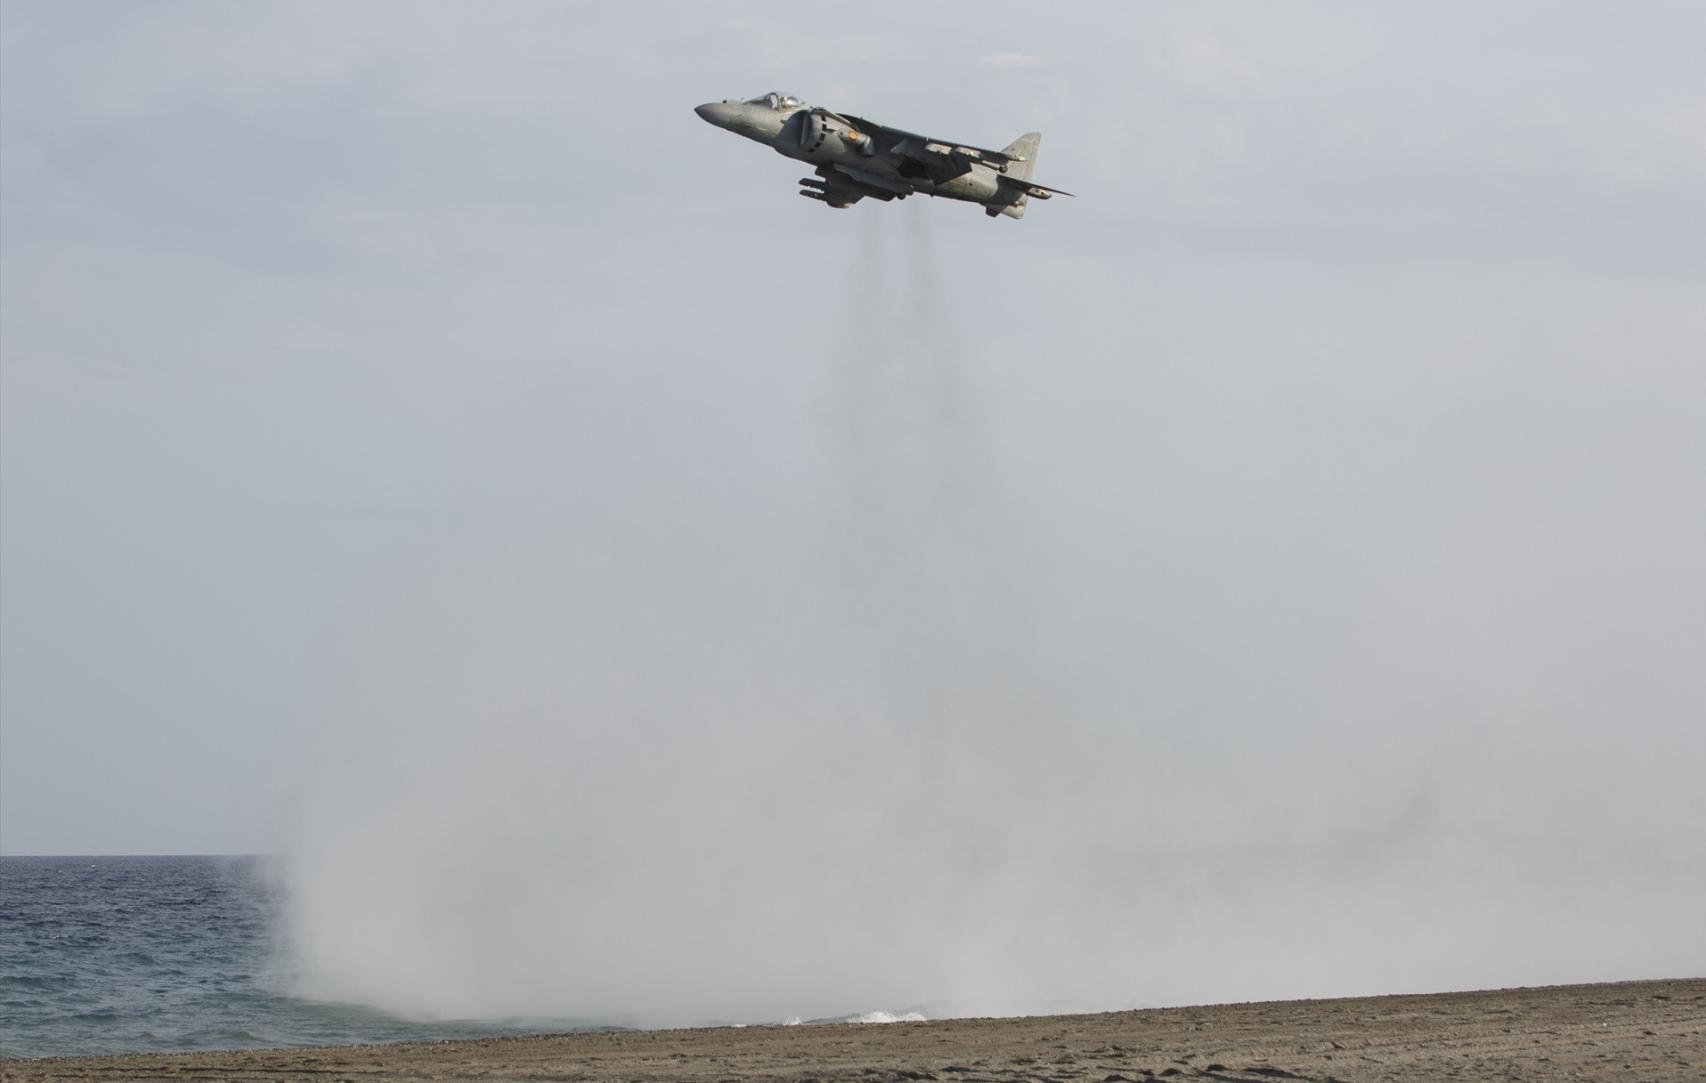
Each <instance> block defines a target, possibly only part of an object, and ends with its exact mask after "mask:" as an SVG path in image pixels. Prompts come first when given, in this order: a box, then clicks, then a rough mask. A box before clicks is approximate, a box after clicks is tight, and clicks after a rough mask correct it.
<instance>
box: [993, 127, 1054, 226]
mask: <svg viewBox="0 0 1706 1083" xmlns="http://www.w3.org/2000/svg"><path fill="white" fill-rule="evenodd" d="M1042 141H1043V133H1041V132H1026V133H1025V134H1024V135H1021V136H1020V137H1019V138H1017V139H1015V140H1013V142H1011V143H1009V144H1007V145H1006V146H1005V147H1003V148H1002V149H1001V153H1002V154H1005V155H1006V156H1007V157H1008V158H1009V159H1011V161H1009V162H1008V163H1007V172H1005V173H1003V174H1002V175H1001V176H1002V179H1004V180H1012V181H1028V180H1030V179H1031V171H1032V170H1034V169H1035V168H1036V167H1037V144H1039V143H1041V142H1042ZM1028 202H1030V200H1029V198H1028V197H1027V196H1024V195H1021V196H1020V197H1019V198H1018V199H1016V200H1014V201H1013V202H1011V203H1009V204H1007V205H1006V206H1004V207H1002V208H1001V209H1000V210H998V211H995V212H994V213H995V214H1005V215H1006V216H1007V217H1009V218H1023V217H1025V204H1026V203H1028Z"/></svg>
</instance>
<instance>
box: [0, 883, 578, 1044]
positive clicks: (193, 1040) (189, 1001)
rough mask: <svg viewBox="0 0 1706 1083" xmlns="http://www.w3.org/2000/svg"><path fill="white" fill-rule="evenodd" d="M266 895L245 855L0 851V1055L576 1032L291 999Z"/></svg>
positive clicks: (560, 1025)
mask: <svg viewBox="0 0 1706 1083" xmlns="http://www.w3.org/2000/svg"><path fill="white" fill-rule="evenodd" d="M279 903H280V895H279V889H278V887H277V886H276V884H274V883H273V882H272V880H271V879H270V878H269V877H268V876H267V866H266V863H265V862H264V861H262V860H260V859H257V858H236V857H0V1056H6V1057H46V1056H66V1055H74V1054H82V1053H120V1052H126V1053H128V1052H166V1051H173V1050H189V1049H242V1048H262V1047H272V1046H305V1045H342V1044H348V1043H355V1042H397V1041H417V1040H432V1039H440V1038H477V1037H490V1036H493V1035H499V1034H525V1033H538V1032H540V1031H543V1030H570V1029H583V1028H577V1027H575V1026H574V1024H573V1023H571V1022H564V1021H545V1020H511V1021H505V1022H482V1021H474V1020H460V1021H459V1020H450V1021H437V1022H420V1021H411V1020H405V1019H398V1018H395V1017H393V1016H389V1015H385V1014H383V1013H380V1012H376V1011H373V1010H372V1009H368V1008H363V1007H361V1006H359V1005H353V1004H336V1003H328V1002H325V1001H317V1000H307V999H303V998H301V997H298V996H295V995H292V992H291V981H290V975H289V973H288V970H287V969H286V967H285V966H284V964H283V962H282V958H283V956H282V954H281V952H280V951H279V944H278V940H277V932H276V930H277V928H278V922H277V916H278V910H279Z"/></svg>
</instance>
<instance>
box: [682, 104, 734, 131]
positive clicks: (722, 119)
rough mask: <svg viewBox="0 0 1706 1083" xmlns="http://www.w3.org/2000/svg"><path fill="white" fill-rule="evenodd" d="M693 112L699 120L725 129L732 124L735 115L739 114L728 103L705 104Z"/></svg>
mask: <svg viewBox="0 0 1706 1083" xmlns="http://www.w3.org/2000/svg"><path fill="white" fill-rule="evenodd" d="M693 111H694V112H695V113H698V114H699V119H701V120H703V121H705V122H706V123H707V124H715V125H716V126H717V127H719V128H727V127H728V126H729V125H730V124H733V123H734V119H735V115H736V114H737V113H738V112H739V110H737V109H736V108H735V107H734V106H732V105H730V104H729V103H728V102H706V103H705V104H704V105H701V106H699V107H698V108H697V109H695V110H693Z"/></svg>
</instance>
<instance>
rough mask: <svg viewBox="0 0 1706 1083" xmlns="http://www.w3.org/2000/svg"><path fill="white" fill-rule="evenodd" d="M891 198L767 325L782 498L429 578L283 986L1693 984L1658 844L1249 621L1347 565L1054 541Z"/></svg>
mask: <svg viewBox="0 0 1706 1083" xmlns="http://www.w3.org/2000/svg"><path fill="white" fill-rule="evenodd" d="M891 209H893V208H891ZM932 209H934V208H928V207H926V208H923V211H924V212H928V211H930V210H932ZM918 210H919V209H918V208H916V207H906V208H900V209H899V211H900V213H895V214H889V215H879V214H873V215H870V216H869V217H868V219H867V220H866V221H865V222H861V223H860V228H859V230H858V234H857V239H856V241H855V242H854V243H853V245H852V250H851V251H850V252H848V253H847V254H846V260H847V264H846V268H845V271H844V276H843V281H844V288H842V289H840V290H838V291H829V292H828V293H827V294H826V295H825V296H826V297H827V298H828V299H827V300H821V301H820V303H821V307H822V308H823V310H824V316H823V319H822V321H821V323H820V325H819V327H818V329H817V331H818V333H819V334H820V336H821V337H820V338H818V339H817V340H815V341H801V342H799V343H798V344H797V346H796V347H794V348H797V352H798V354H799V363H800V364H801V365H809V366H816V367H817V370H818V372H819V376H820V380H819V383H820V386H821V393H820V394H819V396H818V398H817V401H816V405H815V409H816V410H817V418H816V424H815V427H814V430H813V431H814V432H815V434H816V436H815V438H816V443H817V446H815V447H806V448H801V449H800V458H801V461H802V463H803V464H804V465H803V466H802V470H801V473H802V476H803V477H804V478H805V479H806V484H805V486H804V495H803V497H802V494H797V493H792V492H790V491H788V490H786V489H783V490H779V491H778V493H777V495H776V496H775V498H774V504H773V506H768V507H766V508H765V511H766V514H763V515H760V516H756V517H749V518H744V519H742V520H740V521H731V520H729V519H726V518H724V517H722V516H720V515H719V512H718V508H717V506H716V501H715V499H714V497H705V498H703V499H696V498H694V497H693V496H691V495H686V496H684V495H683V494H682V493H681V492H679V491H677V490H674V489H672V488H670V487H668V486H660V487H658V488H657V489H656V491H649V492H648V491H638V492H636V493H634V494H633V504H632V506H630V507H626V508H624V509H623V510H622V511H621V513H620V514H612V515H610V516H606V517H604V518H599V517H596V516H589V520H588V525H587V526H586V528H585V529H584V530H579V531H573V532H568V533H561V534H558V535H554V536H514V537H506V538H503V539H502V540H501V541H499V542H495V543H493V542H490V541H489V540H481V541H471V540H470V541H467V542H465V543H461V544H457V545H447V546H444V547H443V548H442V549H441V550H440V551H436V552H435V553H434V554H433V555H432V557H431V559H430V560H426V561H423V562H422V565H421V567H420V568H419V569H418V574H417V575H416V578H415V581H414V586H413V589H411V590H410V591H409V592H408V593H407V595H406V597H405V598H404V600H403V601H401V602H399V603H398V605H397V606H396V609H395V611H393V612H390V613H388V614H386V615H385V617H384V619H383V620H380V621H378V622H376V627H375V629H374V630H373V632H372V633H371V634H370V636H369V637H368V638H367V640H366V641H365V650H364V652H363V656H362V657H361V659H360V660H359V662H360V664H359V666H358V668H357V672H356V673H355V674H354V675H353V676H352V678H351V681H350V687H349V689H348V695H347V697H346V702H345V707H344V709H343V710H342V711H341V712H340V713H339V714H338V716H337V717H335V718H333V719H331V720H330V722H329V724H328V726H327V731H326V733H325V734H324V736H323V737H322V738H321V739H320V742H319V744H318V745H317V748H318V754H317V756H316V768H315V771H314V773H313V776H312V777H311V778H309V779H308V780H307V781H306V782H305V785H304V788H303V793H302V798H303V800H302V808H303V810H304V812H303V816H302V819H301V824H300V830H299V832H298V835H297V839H296V844H295V846H294V848H293V850H292V852H291V854H290V855H289V860H288V868H289V872H288V876H287V879H288V885H289V892H288V913H289V920H288V926H289V928H288V936H289V942H290V944H291V945H292V948H291V953H292V960H291V961H292V965H293V967H294V969H295V971H296V972H297V973H298V974H299V975H300V981H301V984H302V988H303V991H304V992H306V993H308V994H310V995H315V996H323V997H326V998H328V999H337V1000H345V1001H353V1002H357V1003H364V1004H371V1005H374V1006H376V1007H380V1008H382V1009H384V1010H387V1011H392V1012H397V1013H402V1014H409V1015H421V1016H429V1017H431V1016H440V1017H457V1018H462V1017H481V1016H493V1017H499V1016H529V1017H556V1018H565V1019H575V1020H583V1021H596V1022H619V1023H640V1024H681V1023H700V1022H710V1021H758V1022H762V1021H780V1020H782V1019H785V1018H788V1017H791V1016H799V1017H803V1018H813V1017H827V1016H840V1015H846V1014H849V1013H863V1012H874V1011H888V1012H903V1011H911V1010H920V1011H923V1012H924V1013H925V1014H928V1015H942V1014H966V1013H1011V1012H1034V1011H1046V1010H1062V1009H1075V1008H1076V1009H1089V1008H1114V1007H1126V1006H1133V1005H1141V1004H1158V1003H1177V1002H1183V1001H1203V1000H1218V999H1250V998H1260V997H1270V996H1298V995H1330V994H1351V993H1364V992H1396V991H1404V990H1422V989H1441V988H1461V987H1473V986H1483V985H1500V984H1539V983H1545V982H1551V981H1570V980H1594V979H1611V978H1625V977H1639V976H1659V975H1666V974H1677V973H1688V972H1695V971H1697V970H1698V969H1699V967H1700V966H1701V965H1702V964H1703V963H1706V941H1703V940H1702V936H1701V933H1700V932H1699V930H1698V929H1697V928H1695V927H1694V921H1695V919H1696V918H1697V916H1698V915H1697V913H1696V909H1697V905H1698V903H1699V900H1700V899H1701V898H1702V897H1703V894H1702V891H1703V887H1706V859H1703V853H1702V851H1701V849H1700V847H1699V844H1698V839H1697V838H1694V837H1692V835H1691V833H1690V832H1688V831H1687V830H1685V829H1683V828H1682V827H1678V828H1677V830H1675V831H1674V832H1672V833H1669V834H1666V833H1665V832H1660V833H1658V834H1656V835H1655V834H1653V833H1650V832H1649V833H1646V834H1642V833H1641V832H1639V831H1635V832H1631V831H1630V830H1625V828H1627V827H1628V825H1629V824H1631V823H1633V824H1637V825H1639V824H1641V823H1644V822H1647V821H1645V820H1644V819H1643V818H1642V817H1641V816H1639V815H1635V816H1631V817H1630V818H1629V819H1628V820H1622V819H1618V818H1617V817H1612V818H1611V821H1610V822H1609V823H1606V824H1603V825H1602V826H1604V827H1605V830H1595V829H1594V827H1593V822H1592V821H1593V817H1591V816H1583V815H1581V814H1580V811H1579V805H1578V802H1579V799H1580V797H1581V795H1583V794H1584V792H1585V791H1584V789H1583V787H1586V786H1591V785H1592V784H1593V782H1594V779H1595V771H1594V769H1593V767H1592V764H1591V757H1590V758H1589V759H1588V760H1584V759H1583V758H1582V756H1581V755H1580V754H1579V752H1576V751H1568V750H1560V749H1558V748H1556V747H1545V748H1538V747H1536V748H1525V747H1523V745H1522V740H1521V737H1520V734H1519V735H1518V736H1517V737H1514V738H1513V737H1512V736H1511V734H1510V733H1509V732H1508V731H1500V732H1499V733H1497V734H1493V735H1490V736H1487V737H1486V738H1484V739H1482V738H1479V737H1473V738H1466V737H1464V736H1463V730H1462V721H1461V718H1462V716H1461V714H1460V713H1459V714H1456V715H1454V714H1452V713H1451V712H1449V711H1446V710H1441V709H1440V704H1439V703H1438V702H1437V701H1434V700H1431V699H1430V698H1429V697H1428V695H1427V690H1428V688H1429V687H1430V682H1429V681H1427V680H1425V679H1417V680H1415V681H1413V682H1410V683H1406V681H1405V680H1403V679H1395V680H1394V686H1393V689H1392V691H1391V692H1390V693H1389V694H1372V693H1370V692H1369V691H1368V689H1369V688H1370V686H1371V685H1372V684H1374V683H1378V681H1379V680H1380V675H1381V674H1382V673H1383V672H1387V671H1385V670H1383V669H1382V668H1381V666H1382V665H1386V664H1388V663H1386V662H1384V661H1382V659H1381V658H1380V657H1373V656H1365V655H1363V654H1361V653H1359V651H1358V649H1357V648H1356V647H1355V646H1354V645H1347V646H1346V647H1345V648H1344V656H1343V659H1342V665H1340V664H1327V665H1322V664H1319V663H1318V662H1316V661H1315V660H1314V659H1313V657H1312V656H1311V655H1310V654H1309V653H1308V652H1307V651H1303V650H1300V648H1299V641H1298V639H1297V638H1295V637H1290V638H1288V631H1287V628H1288V624H1289V625H1294V626H1295V627H1294V631H1295V636H1297V637H1302V638H1303V639H1305V640H1308V641H1309V642H1315V640H1312V639H1309V636H1310V635H1311V633H1318V632H1319V631H1320V630H1321V627H1322V625H1321V623H1320V617H1319V605H1320V602H1319V598H1320V596H1321V595H1322V594H1323V592H1325V593H1327V594H1331V593H1332V592H1333V591H1334V590H1335V589H1340V588H1344V587H1345V586H1346V583H1345V582H1336V581H1325V582H1318V583H1309V584H1294V583H1288V582H1285V581H1284V580H1283V577H1280V576H1275V577H1274V579H1275V581H1274V582H1272V583H1270V584H1268V585H1267V587H1266V588H1265V589H1266V593H1260V592H1257V593H1245V594H1241V593H1240V591H1239V589H1238V588H1239V585H1240V584H1246V585H1248V583H1249V582H1250V579H1249V577H1250V576H1251V575H1252V574H1254V573H1252V572H1251V571H1250V570H1249V569H1250V568H1251V567H1253V568H1255V569H1256V570H1257V571H1270V572H1271V571H1273V570H1274V565H1273V564H1272V561H1271V554H1270V556H1269V558H1268V561H1267V562H1266V563H1264V560H1263V558H1261V557H1251V558H1250V560H1251V563H1250V564H1249V565H1248V566H1247V565H1246V564H1244V563H1243V562H1242V560H1243V558H1236V559H1235V558H1233V557H1229V556H1228V555H1227V554H1226V553H1225V552H1222V551H1218V550H1216V549H1214V548H1213V547H1205V548H1204V549H1203V550H1202V551H1199V552H1190V551H1184V550H1180V549H1170V548H1168V546H1167V545H1165V544H1162V543H1155V545H1154V546H1153V547H1152V548H1150V549H1148V550H1141V549H1140V550H1138V551H1133V552H1131V553H1127V554H1118V557H1119V559H1112V560H1110V561H1109V562H1108V564H1107V566H1105V567H1102V566H1098V567H1091V568H1085V567H1081V566H1077V565H1075V564H1074V563H1073V552H1074V551H1073V550H1069V549H1068V548H1067V547H1065V546H1063V545H1061V544H1059V543H1058V542H1057V541H1055V540H1053V539H1054V538H1055V534H1054V532H1055V531H1056V530H1057V529H1058V527H1059V524H1057V523H1052V522H1040V521H1037V519H1036V516H1035V515H1034V514H1027V513H1028V510H1029V509H1031V508H1034V507H1037V506H1042V505H1041V502H1040V501H1039V499H1038V498H1039V497H1040V496H1041V495H1042V494H1041V490H1037V491H1032V488H1031V487H1035V486H1038V484H1039V482H1038V481H1037V480H1036V479H1035V478H1034V477H1030V476H1018V475H1016V474H1015V473H1014V472H1013V471H1011V470H1009V469H1008V468H1007V464H1009V463H1010V462H1011V461H1012V460H1011V456H1010V455H1004V454H1001V453H999V450H1000V445H999V442H1000V440H1001V439H1002V436H1001V434H1000V431H999V426H1000V425H1001V423H1002V418H1003V416H1004V415H1003V414H1002V413H1001V408H1000V404H1001V402H1002V401H1003V400H1002V398H1001V395H1000V394H999V389H997V388H994V387H992V386H991V381H993V380H997V379H998V378H999V373H1000V372H1001V371H1003V368H1002V364H1001V363H998V362H1003V363H1010V362H1011V361H1012V359H1013V354H1014V353H1015V352H1016V351H1018V349H1019V347H1018V346H1017V345H1014V344H1011V343H1009V342H1008V341H1007V340H1006V338H1005V337H1004V336H1003V334H1002V329H1001V328H998V327H996V328H988V327H984V328H977V329H975V331H974V330H973V329H971V328H968V327H967V326H965V325H964V324H962V323H961V322H960V319H959V317H958V316H957V315H956V310H955V303H956V297H960V298H963V297H964V296H965V295H964V294H963V293H958V294H957V293H956V290H955V288H954V284H955V283H957V282H958V281H959V280H958V279H952V280H951V279H950V278H949V276H948V273H947V266H948V265H947V264H945V263H944V261H943V260H942V259H941V258H940V257H939V256H938V255H937V253H936V252H935V251H934V249H933V247H932V238H931V235H930V233H929V227H928V224H927V218H926V217H925V216H923V215H920V214H918V213H915V212H917V211H918ZM1057 360H1058V359H1052V358H1036V359H1035V363H1036V364H1037V365H1039V366H1040V365H1044V364H1049V363H1054V362H1056V361H1057ZM1140 361H1141V359H1136V360H1134V363H1139V362H1140ZM755 423H761V419H755ZM1138 468H1139V469H1151V468H1150V467H1138ZM680 470H681V471H682V473H683V476H687V475H689V474H691V472H692V464H689V463H686V462H683V463H681V464H680ZM1075 485H1076V486H1077V487H1078V488H1080V489H1082V488H1084V487H1085V485H1086V483H1085V482H1083V481H1082V480H1081V479H1080V480H1077V481H1075ZM1092 487H1093V486H1092ZM1107 498H1108V499H1109V500H1120V499H1126V498H1128V497H1127V495H1126V494H1123V493H1121V492H1118V491H1109V492H1108V493H1107ZM744 503H745V504H746V505H748V506H749V505H750V504H751V501H746V502H744ZM1179 510H1180V505H1174V506H1172V507H1171V508H1169V509H1162V510H1158V512H1157V514H1158V515H1160V514H1163V513H1164V512H1165V513H1167V514H1174V515H1177V514H1178V513H1179ZM1250 525H1251V523H1248V522H1242V521H1240V520H1239V519H1238V518H1237V517H1236V516H1234V518H1233V521H1232V522H1231V524H1230V527H1232V528H1238V527H1248V526H1250ZM1275 538H1276V543H1277V544H1279V545H1281V546H1283V544H1284V542H1285V537H1284V531H1283V530H1278V531H1275ZM1232 548H1233V549H1234V550H1236V549H1237V548H1238V546H1237V545H1233V546H1232ZM1252 548H1253V549H1254V548H1255V547H1254V546H1253V544H1252ZM1181 582H1183V583H1184V584H1186V587H1185V589H1181V588H1180V586H1179V584H1180V583H1181ZM1348 582H1350V584H1351V585H1353V586H1354V585H1355V582H1354V577H1353V578H1352V579H1351V580H1348ZM1087 584H1088V585H1087ZM1063 587H1064V588H1070V589H1068V590H1064V591H1063V589H1062V588H1063ZM1397 589H1398V590H1399V593H1400V595H1401V596H1402V599H1403V601H1404V602H1406V603H1413V604H1418V605H1424V606H1425V595H1426V593H1427V587H1426V586H1425V584H1424V585H1421V586H1418V587H1417V588H1416V590H1415V596H1414V598H1412V596H1411V595H1410V594H1409V592H1408V591H1406V590H1405V589H1404V588H1402V587H1399V588H1397ZM1061 594H1070V595H1071V597H1073V598H1074V599H1076V601H1075V603H1074V604H1073V605H1066V604H1064V603H1061V602H1059V601H1058V600H1057V595H1061ZM1085 599H1090V600H1089V601H1086V600H1085ZM1416 599H1422V600H1421V601H1417V600H1416ZM1288 612H1289V613H1292V614H1294V615H1295V616H1294V618H1293V619H1292V620H1291V621H1288V620H1287V619H1285V615H1286V614H1287V613H1288ZM1121 629H1124V630H1125V633H1124V634H1127V635H1130V637H1131V638H1129V639H1125V638H1122V633H1121V632H1120V630H1121ZM1529 649H1530V648H1525V647H1524V646H1523V645H1522V644H1521V643H1520V642H1517V643H1513V644H1512V645H1511V647H1510V650H1511V651H1513V652H1514V653H1515V655H1517V656H1518V660H1519V661H1520V659H1521V657H1522V656H1524V655H1525V653H1526V652H1527V651H1528V650H1529ZM1393 672H1396V673H1398V674H1400V675H1402V674H1405V673H1409V672H1410V670H1409V668H1408V667H1407V665H1400V666H1398V667H1397V669H1396V670H1395V671H1393ZM1276 674H1277V676H1276ZM1388 676H1391V673H1390V672H1388ZM1455 685H1456V687H1458V688H1459V690H1460V692H1461V694H1463V695H1469V696H1472V695H1473V694H1474V693H1475V691H1476V689H1477V688H1478V687H1480V686H1478V685H1477V683H1476V682H1475V680H1474V679H1473V678H1470V679H1468V680H1467V681H1465V680H1464V679H1463V678H1462V676H1461V674H1459V675H1457V679H1456V681H1455ZM1489 687H1492V688H1494V689H1495V690H1496V689H1497V688H1498V687H1501V686H1499V685H1498V684H1497V682H1492V683H1491V684H1490V685H1489ZM1637 759H1638V757H1637ZM1521 765H1526V766H1525V767H1521V770H1519V767H1520V766H1521ZM1677 807H1683V808H1686V807H1688V806H1687V803H1686V802H1681V803H1679V804H1678V806H1677ZM1513 810H1514V811H1513Z"/></svg>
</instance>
